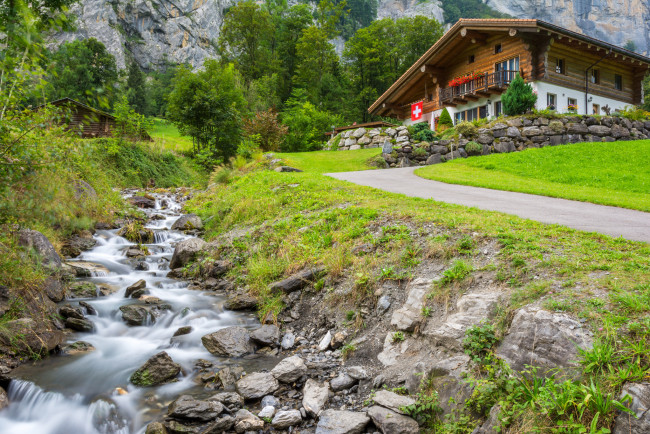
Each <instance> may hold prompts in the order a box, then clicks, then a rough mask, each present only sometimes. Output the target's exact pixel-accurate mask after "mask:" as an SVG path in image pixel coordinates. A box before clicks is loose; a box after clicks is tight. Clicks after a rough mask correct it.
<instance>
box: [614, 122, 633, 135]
mask: <svg viewBox="0 0 650 434" xmlns="http://www.w3.org/2000/svg"><path fill="white" fill-rule="evenodd" d="M626 120H627V119H626ZM612 137H614V138H615V139H621V138H626V137H630V130H629V129H627V128H625V127H623V126H621V125H612Z"/></svg>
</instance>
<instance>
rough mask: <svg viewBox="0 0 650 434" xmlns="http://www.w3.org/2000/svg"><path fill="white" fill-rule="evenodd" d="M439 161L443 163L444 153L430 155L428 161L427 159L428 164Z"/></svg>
mask: <svg viewBox="0 0 650 434" xmlns="http://www.w3.org/2000/svg"><path fill="white" fill-rule="evenodd" d="M439 163H442V155H440V154H432V155H429V158H427V161H426V164H427V165H431V164H439Z"/></svg>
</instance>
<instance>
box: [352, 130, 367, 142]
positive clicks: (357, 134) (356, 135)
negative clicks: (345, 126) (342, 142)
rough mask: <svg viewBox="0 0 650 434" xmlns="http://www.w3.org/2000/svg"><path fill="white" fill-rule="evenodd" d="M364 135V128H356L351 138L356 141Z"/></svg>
mask: <svg viewBox="0 0 650 434" xmlns="http://www.w3.org/2000/svg"><path fill="white" fill-rule="evenodd" d="M364 134H366V129H365V128H357V129H356V130H354V132H353V133H352V134H351V136H352V137H354V138H355V139H358V138H360V137H363V135H364Z"/></svg>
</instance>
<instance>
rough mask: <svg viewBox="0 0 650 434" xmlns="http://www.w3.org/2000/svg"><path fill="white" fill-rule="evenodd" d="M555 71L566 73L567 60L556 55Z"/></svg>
mask: <svg viewBox="0 0 650 434" xmlns="http://www.w3.org/2000/svg"><path fill="white" fill-rule="evenodd" d="M554 71H555V73H556V74H561V75H566V60H565V59H562V58H559V57H556V58H555V69H554Z"/></svg>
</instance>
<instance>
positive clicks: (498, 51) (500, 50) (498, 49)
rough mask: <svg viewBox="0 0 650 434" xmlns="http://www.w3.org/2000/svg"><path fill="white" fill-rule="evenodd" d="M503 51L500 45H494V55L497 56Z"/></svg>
mask: <svg viewBox="0 0 650 434" xmlns="http://www.w3.org/2000/svg"><path fill="white" fill-rule="evenodd" d="M502 51H503V47H502V45H501V44H496V45H495V46H494V54H499V53H501V52H502Z"/></svg>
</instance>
